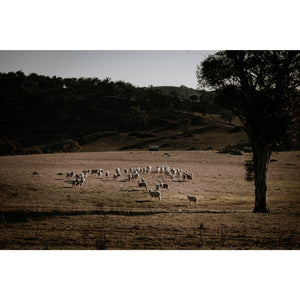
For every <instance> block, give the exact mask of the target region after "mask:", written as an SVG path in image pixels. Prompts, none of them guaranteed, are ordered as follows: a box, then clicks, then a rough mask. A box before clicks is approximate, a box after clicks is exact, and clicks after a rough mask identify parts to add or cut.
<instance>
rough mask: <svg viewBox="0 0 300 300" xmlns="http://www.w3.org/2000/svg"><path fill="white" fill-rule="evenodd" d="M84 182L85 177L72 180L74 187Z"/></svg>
mask: <svg viewBox="0 0 300 300" xmlns="http://www.w3.org/2000/svg"><path fill="white" fill-rule="evenodd" d="M83 183H84V179H83V178H82V179H76V180H72V187H76V186H77V185H79V186H80V187H82V185H83Z"/></svg>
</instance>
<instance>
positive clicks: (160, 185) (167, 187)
mask: <svg viewBox="0 0 300 300" xmlns="http://www.w3.org/2000/svg"><path fill="white" fill-rule="evenodd" d="M157 186H159V187H161V188H163V189H168V191H169V190H170V188H169V185H168V184H167V183H162V181H160V182H159V183H158V184H157V185H156V187H157ZM156 189H157V190H158V188H156Z"/></svg>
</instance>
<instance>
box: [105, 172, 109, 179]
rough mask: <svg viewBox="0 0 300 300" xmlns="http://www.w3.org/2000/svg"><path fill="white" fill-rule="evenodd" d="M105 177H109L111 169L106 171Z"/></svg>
mask: <svg viewBox="0 0 300 300" xmlns="http://www.w3.org/2000/svg"><path fill="white" fill-rule="evenodd" d="M105 177H106V179H108V177H109V171H106V172H105Z"/></svg>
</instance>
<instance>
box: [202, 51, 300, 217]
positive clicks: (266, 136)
mask: <svg viewBox="0 0 300 300" xmlns="http://www.w3.org/2000/svg"><path fill="white" fill-rule="evenodd" d="M196 75H197V79H198V84H199V88H210V89H214V90H215V91H216V99H217V101H218V102H219V103H220V104H222V105H223V106H224V107H225V108H227V109H229V110H231V111H232V112H233V113H234V114H235V115H236V116H237V117H238V118H239V119H240V121H241V122H242V124H243V127H244V129H245V132H246V133H247V135H248V137H249V141H250V143H251V145H252V148H253V162H254V173H255V187H256V194H255V196H256V202H255V208H254V211H258V212H268V211H269V208H268V204H267V201H266V175H267V169H268V164H269V160H270V156H271V153H272V150H273V149H274V147H275V146H278V145H280V144H286V145H291V144H292V143H293V142H295V136H296V125H297V122H296V116H297V107H299V87H300V52H299V51H220V52H217V53H216V54H214V55H211V56H209V57H208V58H207V59H206V60H204V61H203V62H202V63H201V65H200V66H198V68H197V72H196Z"/></svg>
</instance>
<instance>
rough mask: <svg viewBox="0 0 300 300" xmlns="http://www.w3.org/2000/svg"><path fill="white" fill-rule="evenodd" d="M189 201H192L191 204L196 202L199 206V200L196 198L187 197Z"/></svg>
mask: <svg viewBox="0 0 300 300" xmlns="http://www.w3.org/2000/svg"><path fill="white" fill-rule="evenodd" d="M187 198H188V200H189V201H190V203H192V202H194V203H195V204H197V202H198V200H197V197H196V196H190V195H187Z"/></svg>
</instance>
